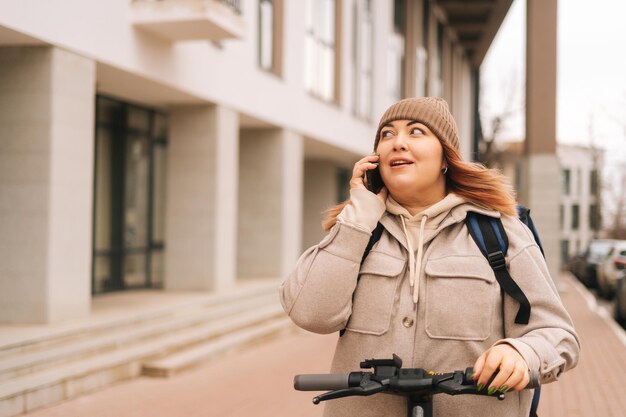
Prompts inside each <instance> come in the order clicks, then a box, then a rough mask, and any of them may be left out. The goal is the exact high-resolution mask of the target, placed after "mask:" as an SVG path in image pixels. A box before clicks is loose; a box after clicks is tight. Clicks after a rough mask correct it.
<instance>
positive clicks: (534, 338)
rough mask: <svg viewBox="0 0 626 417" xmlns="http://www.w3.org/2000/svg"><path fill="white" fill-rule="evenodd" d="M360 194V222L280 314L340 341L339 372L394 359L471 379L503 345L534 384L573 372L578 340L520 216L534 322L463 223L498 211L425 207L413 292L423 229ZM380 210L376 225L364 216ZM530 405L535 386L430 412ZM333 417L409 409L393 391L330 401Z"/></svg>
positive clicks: (316, 261) (330, 247)
mask: <svg viewBox="0 0 626 417" xmlns="http://www.w3.org/2000/svg"><path fill="white" fill-rule="evenodd" d="M358 193H360V194H358ZM358 193H353V194H351V199H352V201H353V204H352V206H351V208H350V209H348V210H352V213H346V215H344V216H341V215H340V216H339V218H338V222H337V224H335V226H334V227H333V228H332V229H331V230H330V231H329V233H328V234H327V235H326V237H325V238H324V239H323V240H322V241H321V242H320V243H319V244H318V245H315V246H313V247H311V248H309V249H308V250H307V251H306V252H305V253H304V254H303V255H302V256H301V257H300V259H299V261H298V263H297V265H296V268H295V270H294V271H293V272H292V273H291V274H290V275H289V276H288V277H287V278H286V279H285V281H284V282H283V284H282V285H281V287H280V298H281V302H282V304H283V307H284V309H285V311H286V312H287V314H288V315H289V317H290V318H291V319H292V320H293V322H294V323H295V324H297V325H298V326H300V327H301V328H303V329H306V330H309V331H311V332H315V333H321V334H327V333H335V332H337V335H338V341H337V347H336V350H335V356H334V359H333V362H332V365H331V369H330V372H331V373H348V372H351V371H358V370H359V363H360V362H361V361H362V360H365V359H371V358H377V359H381V358H391V356H392V354H394V353H395V354H397V355H398V356H400V357H401V358H402V360H403V367H415V368H424V369H426V370H433V371H440V372H448V371H453V370H464V369H465V368H466V367H469V366H473V364H474V362H475V361H476V359H477V358H478V357H479V356H480V355H481V354H482V353H483V352H485V351H486V350H487V349H489V348H490V347H491V346H493V345H495V344H499V343H509V344H510V345H512V346H513V347H514V348H516V349H517V350H518V351H519V352H520V353H521V355H522V356H523V357H524V358H525V360H526V362H527V363H528V367H529V373H530V379H531V386H533V387H534V386H538V385H539V384H545V383H548V382H552V381H556V380H557V379H558V377H559V375H560V374H561V373H562V372H563V371H565V370H568V369H570V368H572V367H574V366H575V365H576V363H577V361H578V354H579V342H578V338H577V335H576V333H575V330H574V327H573V325H572V322H571V319H570V317H569V315H568V313H567V312H566V311H565V309H564V307H563V305H562V303H561V300H560V298H559V295H558V292H557V290H556V288H555V285H554V283H553V281H552V279H551V278H550V275H549V273H548V270H547V267H546V264H545V261H544V259H543V256H542V254H541V252H540V250H539V247H538V246H537V244H536V243H535V241H534V239H533V236H532V234H531V232H530V231H529V230H528V228H527V227H526V226H525V225H524V224H523V223H522V222H520V221H519V220H518V219H517V218H516V217H512V216H507V215H503V216H502V223H503V225H504V228H505V230H506V232H507V236H508V239H509V250H508V254H507V257H506V261H507V266H508V269H509V272H510V274H511V276H512V277H513V279H515V281H516V282H517V284H518V285H519V286H520V288H521V289H522V290H523V291H524V293H525V294H526V296H527V297H528V299H529V301H530V303H531V306H532V311H531V315H530V322H529V324H528V325H520V324H515V322H514V319H515V315H516V313H517V310H518V307H519V305H518V304H517V302H515V300H513V299H512V298H510V297H509V296H508V295H505V297H504V298H503V297H502V295H501V292H500V286H499V284H498V282H497V281H496V279H495V276H494V273H493V271H492V269H491V268H490V266H489V264H488V263H487V261H486V259H485V258H484V256H483V255H482V254H481V252H480V250H479V248H478V247H477V245H476V243H475V242H474V241H473V240H472V238H471V236H470V234H469V232H468V229H467V227H466V225H465V217H466V215H467V213H468V212H469V211H476V212H479V213H483V214H486V215H489V216H495V217H500V213H498V212H494V211H490V210H485V209H483V208H480V207H477V206H476V205H473V204H471V203H469V202H467V201H465V200H463V199H461V198H460V197H456V196H451V197H446V199H445V201H443V202H442V203H441V204H439V203H438V204H437V205H436V206H437V207H431V208H430V209H429V210H430V212H428V211H429V210H427V212H426V217H427V220H428V222H426V221H425V220H426V219H424V216H423V215H422V216H421V219H423V220H424V223H425V226H426V227H424V225H422V228H421V230H419V231H418V232H417V233H421V240H420V243H422V244H423V248H422V254H421V255H422V257H421V259H420V262H419V264H420V267H419V269H420V270H419V271H417V274H415V273H414V272H413V274H414V275H413V279H414V281H415V283H414V286H413V288H412V287H411V285H410V282H409V274H410V271H409V270H410V268H409V267H408V266H407V264H408V263H409V260H413V259H414V258H415V256H409V254H408V248H409V246H411V248H412V249H413V250H416V248H415V244H413V245H409V242H408V239H414V238H412V237H410V235H411V234H412V233H415V232H411V231H410V229H411V228H410V227H409V228H407V222H409V223H410V222H411V221H412V220H415V219H408V218H407V219H401V215H398V214H393V212H394V210H393V209H391V212H390V206H389V203H388V204H387V207H375V206H376V204H379V205H380V204H382V203H380V202H378V203H377V202H375V201H374V200H373V199H372V198H376V197H375V196H374V195H373V194H371V193H369V192H367V193H369V194H370V196H367V195H366V194H365V193H366V191H359V192H358ZM372 196H373V197H372ZM392 208H393V207H392ZM354 210H356V211H357V212H358V211H360V215H359V213H356V214H355V212H354ZM377 210H378V211H377ZM381 211H382V215H381V214H380V212H381ZM372 212H373V213H376V214H375V215H374V218H369V219H367V217H368V216H369V217H371V213H372ZM396 212H397V210H396ZM364 213H367V214H366V215H364ZM378 217H379V218H378ZM417 220H419V218H418V219H417ZM376 221H380V222H381V223H382V225H383V226H384V231H383V234H382V236H381V238H380V240H379V241H378V243H377V244H376V245H375V246H374V247H373V249H372V250H371V252H370V253H369V255H368V256H367V258H366V259H365V261H364V262H363V264H362V265H361V258H362V256H363V253H364V250H365V247H366V245H367V243H368V241H369V238H370V235H371V230H373V227H374V226H375V224H376V223H375V222H376ZM403 222H404V223H405V224H404V225H403ZM372 225H374V226H372ZM414 229H415V228H414ZM413 242H415V240H413ZM414 255H415V254H414ZM415 275H417V276H415ZM357 278H358V280H357ZM415 291H418V301H417V303H414V297H413V294H414V293H415ZM503 300H504V306H502V304H501V303H502V302H503ZM502 308H504V316H503V315H502ZM344 328H345V329H346V332H345V333H344V335H343V336H342V337H339V334H338V332H339V331H340V330H341V329H344ZM320 372H324V370H320ZM531 399H532V390H531V389H527V390H524V391H521V392H509V393H507V394H506V399H505V400H504V401H498V400H496V399H495V398H489V397H485V396H472V395H459V396H448V395H446V394H440V395H436V396H435V397H434V404H433V410H434V413H433V415H434V416H455V417H464V416H467V417H470V416H472V417H477V416H482V417H496V416H498V417H527V416H528V413H529V410H530V403H531ZM304 406H307V405H305V404H303V407H304ZM324 415H325V416H327V417H343V416H360V417H368V416H372V417H374V416H376V417H381V416H394V417H398V416H405V415H406V402H405V399H404V398H403V397H398V396H392V395H385V394H377V395H374V396H370V397H350V398H343V399H337V400H331V401H328V402H327V403H326V405H325V414H324Z"/></svg>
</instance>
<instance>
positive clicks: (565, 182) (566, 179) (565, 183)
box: [561, 169, 570, 195]
mask: <svg viewBox="0 0 626 417" xmlns="http://www.w3.org/2000/svg"><path fill="white" fill-rule="evenodd" d="M569 184H570V170H569V169H564V170H563V172H562V183H561V186H562V191H563V194H565V195H569V187H570V185H569Z"/></svg>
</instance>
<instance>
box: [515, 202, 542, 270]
mask: <svg viewBox="0 0 626 417" xmlns="http://www.w3.org/2000/svg"><path fill="white" fill-rule="evenodd" d="M517 217H519V219H520V220H521V221H522V223H524V224H525V225H526V226H527V227H528V228H529V229H530V231H531V232H532V234H533V237H534V238H535V242H537V245H538V246H539V250H540V251H541V254H542V255H543V257H544V258H545V257H546V254H545V253H544V252H543V246H542V245H541V239H539V233H538V232H537V228H536V227H535V223H533V219H532V218H531V217H530V209H529V208H527V207H524V206H517Z"/></svg>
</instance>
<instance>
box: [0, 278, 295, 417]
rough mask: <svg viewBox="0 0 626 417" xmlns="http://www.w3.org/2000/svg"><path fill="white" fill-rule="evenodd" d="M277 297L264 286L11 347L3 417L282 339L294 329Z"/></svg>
mask: <svg viewBox="0 0 626 417" xmlns="http://www.w3.org/2000/svg"><path fill="white" fill-rule="evenodd" d="M276 293H277V291H276V285H275V283H273V284H270V285H267V288H265V287H258V286H257V287H256V288H255V289H254V290H250V291H246V292H243V294H241V293H240V294H233V295H230V296H228V297H227V298H226V299H221V300H219V301H218V300H213V301H215V303H213V304H212V303H210V302H208V301H207V300H204V301H202V302H198V303H193V304H194V305H193V306H191V305H189V304H181V305H178V306H169V307H168V308H166V309H153V310H152V311H151V312H150V314H149V313H142V314H140V316H141V317H133V318H132V319H129V318H127V319H126V320H125V321H116V320H113V321H109V322H107V323H105V322H99V323H97V324H96V325H93V326H82V328H80V329H79V328H78V327H76V328H74V329H73V330H72V331H68V330H67V329H66V331H63V332H59V333H55V334H53V335H51V339H53V341H47V340H45V339H43V338H33V339H32V340H31V342H30V343H27V342H26V341H22V342H21V343H20V345H19V347H18V346H17V344H16V343H14V344H13V345H11V346H9V344H5V345H4V346H5V350H4V352H3V353H4V354H3V355H2V356H1V357H0V369H2V371H1V372H0V375H4V380H2V381H0V417H13V416H17V415H19V414H23V413H25V412H29V411H32V410H35V409H37V408H40V407H43V406H46V405H50V404H54V403H56V402H59V401H63V400H67V399H70V398H74V397H77V396H79V395H81V394H83V393H86V392H89V391H93V390H96V389H100V388H102V387H105V386H107V385H110V384H112V383H114V382H117V381H120V380H123V379H127V378H133V377H137V376H139V375H141V374H142V370H144V369H145V373H146V374H150V375H161V376H163V375H172V374H174V373H176V372H180V371H181V370H183V369H186V368H189V367H192V366H194V365H196V364H199V363H201V362H203V361H205V360H207V359H210V358H212V357H215V355H217V354H218V353H222V352H225V351H227V350H229V349H236V348H237V347H240V346H242V345H245V344H249V343H251V342H252V341H254V340H258V339H259V338H263V337H268V336H269V335H272V334H276V333H278V332H280V331H281V330H283V329H287V328H289V326H291V325H290V323H289V321H288V319H287V318H286V317H285V314H284V312H283V310H282V307H281V306H280V302H279V300H278V296H277V294H276ZM129 322H130V323H129ZM116 323H117V326H116V325H115V324H116ZM7 375H10V377H8V376H7Z"/></svg>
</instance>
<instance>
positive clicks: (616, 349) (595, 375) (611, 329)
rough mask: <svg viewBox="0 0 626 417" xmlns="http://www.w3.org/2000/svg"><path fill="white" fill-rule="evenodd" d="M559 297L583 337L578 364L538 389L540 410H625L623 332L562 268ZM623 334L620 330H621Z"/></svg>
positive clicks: (561, 414)
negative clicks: (557, 380)
mask: <svg viewBox="0 0 626 417" xmlns="http://www.w3.org/2000/svg"><path fill="white" fill-rule="evenodd" d="M561 282H562V284H563V287H564V290H565V291H564V292H563V293H561V299H562V300H563V303H564V304H565V307H566V308H567V310H568V311H569V313H570V314H571V316H572V320H573V321H574V325H575V327H576V331H577V332H578V335H579V337H580V341H581V355H580V361H579V362H578V366H577V367H576V368H574V369H573V370H572V371H570V372H567V373H565V374H563V376H562V377H561V380H560V381H559V382H558V383H554V384H547V385H545V387H544V388H542V390H541V395H542V398H541V402H540V405H539V412H538V414H539V416H541V417H565V416H567V417H578V416H585V417H587V416H594V417H595V416H602V417H624V416H626V386H624V382H623V381H622V378H624V376H626V333H625V332H624V331H623V330H621V329H619V328H618V327H617V324H615V322H612V320H611V318H610V317H607V316H604V315H603V314H602V313H605V310H604V311H602V310H600V311H599V312H597V311H596V309H595V308H594V306H595V300H594V299H593V296H592V295H591V294H590V293H589V292H588V291H587V290H586V289H585V288H584V287H583V286H582V285H581V284H580V283H578V281H576V280H575V279H574V278H573V277H572V276H571V275H570V274H562V275H561ZM620 335H621V336H620Z"/></svg>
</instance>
